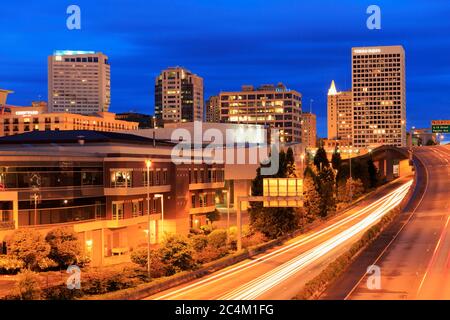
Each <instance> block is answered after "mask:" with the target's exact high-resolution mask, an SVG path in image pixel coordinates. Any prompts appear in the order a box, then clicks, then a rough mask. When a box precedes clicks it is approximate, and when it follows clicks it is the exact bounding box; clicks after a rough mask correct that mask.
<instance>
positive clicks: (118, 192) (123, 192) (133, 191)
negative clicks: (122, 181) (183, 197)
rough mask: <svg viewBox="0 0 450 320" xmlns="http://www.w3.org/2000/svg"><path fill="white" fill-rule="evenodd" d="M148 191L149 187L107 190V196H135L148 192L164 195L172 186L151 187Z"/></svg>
mask: <svg viewBox="0 0 450 320" xmlns="http://www.w3.org/2000/svg"><path fill="white" fill-rule="evenodd" d="M148 189H149V190H147V187H136V188H132V187H123V188H105V196H134V195H141V194H147V191H150V193H164V192H170V190H171V186H170V185H164V186H151V187H150V188H148Z"/></svg>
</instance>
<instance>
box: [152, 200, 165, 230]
mask: <svg viewBox="0 0 450 320" xmlns="http://www.w3.org/2000/svg"><path fill="white" fill-rule="evenodd" d="M154 197H155V198H160V199H161V234H162V235H164V195H163V194H162V193H157V194H155V195H154Z"/></svg>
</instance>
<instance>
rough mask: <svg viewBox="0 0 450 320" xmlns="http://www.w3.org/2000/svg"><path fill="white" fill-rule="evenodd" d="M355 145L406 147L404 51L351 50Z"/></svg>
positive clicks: (361, 48) (390, 49)
mask: <svg viewBox="0 0 450 320" xmlns="http://www.w3.org/2000/svg"><path fill="white" fill-rule="evenodd" d="M352 91H353V145H354V146H355V147H357V148H369V147H373V146H377V145H393V146H398V147H405V146H406V88H405V51H404V49H403V47H402V46H387V47H359V48H352Z"/></svg>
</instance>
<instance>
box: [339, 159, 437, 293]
mask: <svg viewBox="0 0 450 320" xmlns="http://www.w3.org/2000/svg"><path fill="white" fill-rule="evenodd" d="M416 159H417V160H418V161H419V162H420V163H421V164H422V165H423V167H424V169H425V181H426V184H425V190H424V191H423V194H422V197H421V198H420V200H419V202H418V203H417V206H416V207H415V208H414V210H413V211H412V212H411V214H410V215H409V217H408V219H407V220H406V222H405V223H404V224H403V225H402V226H401V227H400V230H398V232H397V233H396V234H395V236H394V237H393V238H392V240H391V241H390V242H389V243H388V244H387V246H386V247H385V248H384V249H383V251H381V253H380V255H379V256H378V257H377V258H376V259H375V261H374V262H373V263H372V265H377V264H378V261H379V260H380V259H381V257H383V255H384V254H385V253H386V251H387V250H388V249H389V247H390V246H391V245H392V243H394V241H395V240H396V239H397V237H398V236H399V234H400V233H401V232H402V231H403V229H404V228H405V227H406V226H407V225H408V223H409V222H410V221H411V218H412V217H413V215H414V214H415V213H416V211H417V208H419V206H420V205H421V204H422V201H423V199H424V198H425V194H426V193H427V191H428V184H429V173H428V169H427V166H426V165H425V163H424V161H422V159H420V157H417V156H416ZM416 187H417V186H416ZM365 278H366V274H365V273H364V275H363V276H362V277H361V278H360V279H359V280H358V282H357V283H356V284H355V285H354V286H353V288H352V289H351V290H350V292H349V293H348V294H347V295H346V296H345V298H344V300H348V299H349V298H350V296H351V295H352V294H353V292H355V291H356V289H357V288H358V287H359V285H360V284H361V282H362V281H363V280H364V279H365Z"/></svg>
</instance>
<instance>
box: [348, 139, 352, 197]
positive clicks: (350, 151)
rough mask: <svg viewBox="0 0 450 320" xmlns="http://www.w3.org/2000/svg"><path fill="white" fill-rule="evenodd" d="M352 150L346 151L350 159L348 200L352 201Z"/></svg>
mask: <svg viewBox="0 0 450 320" xmlns="http://www.w3.org/2000/svg"><path fill="white" fill-rule="evenodd" d="M352 151H353V150H352V148H350V149H349V150H348V153H349V159H350V199H353V179H352Z"/></svg>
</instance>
